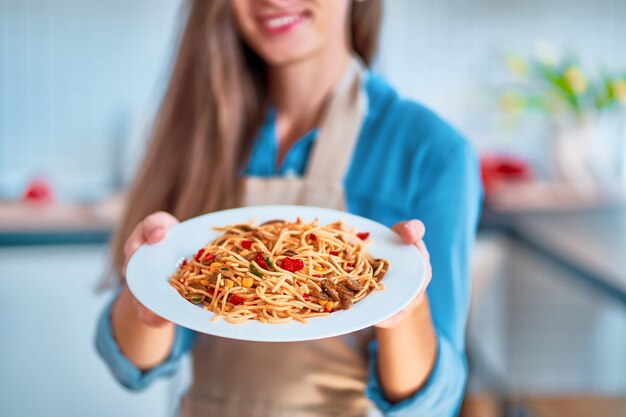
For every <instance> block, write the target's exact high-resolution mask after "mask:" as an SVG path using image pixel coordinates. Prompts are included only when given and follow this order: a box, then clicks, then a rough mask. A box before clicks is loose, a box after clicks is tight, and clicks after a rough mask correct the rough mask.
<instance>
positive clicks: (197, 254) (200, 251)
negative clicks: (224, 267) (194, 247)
mask: <svg viewBox="0 0 626 417" xmlns="http://www.w3.org/2000/svg"><path fill="white" fill-rule="evenodd" d="M203 253H204V248H202V249H200V250H199V251H198V253H196V256H194V259H195V260H196V261H198V262H199V261H200V258H201V257H202V254H203Z"/></svg>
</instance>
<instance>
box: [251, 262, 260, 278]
mask: <svg viewBox="0 0 626 417" xmlns="http://www.w3.org/2000/svg"><path fill="white" fill-rule="evenodd" d="M250 272H252V273H253V274H254V275H256V276H257V277H259V278H263V274H262V273H261V272H260V271H259V270H258V269H256V268H255V267H254V265H252V264H250Z"/></svg>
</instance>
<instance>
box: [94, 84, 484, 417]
mask: <svg viewBox="0 0 626 417" xmlns="http://www.w3.org/2000/svg"><path fill="white" fill-rule="evenodd" d="M365 83H366V84H365V88H366V91H367V94H368V99H369V108H368V113H367V115H366V118H365V120H364V122H363V126H362V129H361V132H360V134H359V138H358V142H357V145H356V148H355V151H354V156H353V158H352V162H351V164H350V168H349V169H348V172H347V174H346V176H345V179H344V188H345V195H346V205H347V210H348V211H349V212H351V213H355V214H358V215H361V216H365V217H368V218H370V219H374V220H376V221H378V222H381V223H383V224H386V225H388V226H392V225H393V224H394V223H396V222H398V221H401V220H408V219H420V220H421V221H423V222H424V224H425V225H426V236H425V239H424V240H425V242H426V245H427V246H428V250H429V252H430V254H431V264H432V269H433V279H432V281H431V283H430V285H429V287H428V296H429V300H430V305H431V309H432V316H433V321H434V325H435V328H436V331H437V335H438V355H437V360H436V363H435V367H434V369H433V372H432V374H431V376H430V378H429V379H428V381H427V383H426V385H425V386H423V387H422V388H421V389H420V390H419V391H418V392H417V393H416V394H415V395H413V396H412V397H410V398H407V399H405V400H404V401H402V402H399V403H396V404H391V403H389V402H388V401H387V400H385V398H384V396H383V393H382V390H381V387H380V384H379V381H378V375H377V373H376V356H377V355H376V351H377V345H376V342H375V341H374V342H372V344H371V345H370V350H369V363H370V365H369V381H368V386H367V392H366V394H367V396H368V397H369V398H370V399H371V400H372V401H373V402H374V403H375V404H376V405H377V407H378V408H379V409H380V410H381V411H382V412H383V413H384V415H385V416H389V417H401V416H417V415H432V416H442V417H443V416H454V415H456V414H457V412H458V409H459V407H460V404H461V400H462V397H463V391H464V387H465V382H466V380H467V363H466V358H465V341H464V337H465V325H466V320H467V312H468V307H469V294H470V253H471V250H472V245H473V241H474V237H475V231H476V225H477V221H478V217H479V211H480V204H481V199H482V191H481V184H480V178H479V170H478V164H477V158H476V155H475V153H474V151H473V150H472V148H471V146H470V144H469V143H468V142H467V141H466V140H465V139H464V138H463V137H462V136H461V135H460V134H459V133H458V132H456V131H455V130H454V129H453V128H451V127H450V126H449V125H448V124H447V123H446V122H444V121H443V120H442V119H440V118H439V117H438V116H437V115H435V114H434V113H432V112H431V111H430V110H428V109H426V108H425V107H423V106H421V105H419V104H417V103H414V102H411V101H407V100H404V99H402V98H400V97H399V96H398V94H397V93H396V92H395V91H394V90H393V89H392V88H391V87H390V86H389V85H388V84H387V83H386V82H385V81H384V80H383V79H382V78H380V77H378V76H376V75H373V74H369V76H368V77H367V80H366V82H365ZM316 135H317V132H316V131H315V130H313V131H311V132H309V133H307V134H306V135H305V136H304V137H302V138H301V139H300V140H299V141H298V142H297V143H296V144H295V145H294V146H293V147H292V148H291V150H290V151H289V153H288V154H287V155H286V157H285V159H284V162H283V164H282V166H281V167H280V168H278V169H277V168H276V158H277V151H278V146H277V138H276V117H275V113H274V112H273V111H270V112H269V114H268V117H267V119H266V122H265V124H264V126H263V127H262V129H261V130H260V132H259V134H258V136H257V138H256V142H255V145H254V146H253V149H252V154H251V158H250V162H249V164H248V166H247V174H248V175H252V176H266V177H267V176H276V175H294V174H295V175H301V174H302V173H303V172H304V171H305V168H306V164H307V161H308V158H309V154H310V150H311V148H312V145H313V144H314V143H315V140H316ZM110 311H111V305H109V307H108V308H107V309H106V310H105V311H104V312H103V314H102V316H101V318H100V321H99V323H98V331H97V336H96V347H97V350H98V352H99V353H100V355H101V356H102V358H103V359H104V360H105V361H106V363H107V364H108V365H109V367H110V369H111V371H112V372H113V374H114V375H115V377H116V378H117V379H118V380H119V381H120V383H122V384H123V385H124V386H126V387H128V388H130V389H141V388H144V387H146V386H147V385H149V384H150V382H151V381H153V380H154V379H155V378H159V377H164V376H168V375H171V374H172V373H174V372H175V371H176V370H177V368H178V366H179V363H180V360H181V358H182V357H183V355H185V354H187V353H188V352H189V350H190V349H191V347H192V345H193V342H194V339H195V334H194V332H193V331H191V330H188V329H185V328H182V327H178V328H177V331H176V337H175V341H174V345H173V348H172V352H171V354H170V356H169V358H168V359H167V360H166V361H165V362H164V363H162V364H161V365H159V366H157V367H155V368H154V369H151V370H149V371H143V372H142V371H140V370H139V369H138V368H136V367H135V366H133V364H132V363H130V362H129V361H128V360H127V359H126V358H125V357H124V356H123V355H122V354H121V352H120V350H119V348H118V346H117V344H116V342H115V340H114V338H113V336H112V332H111V324H110Z"/></svg>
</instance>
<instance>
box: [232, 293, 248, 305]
mask: <svg viewBox="0 0 626 417" xmlns="http://www.w3.org/2000/svg"><path fill="white" fill-rule="evenodd" d="M229 301H230V302H231V303H232V304H233V305H236V306H238V305H239V304H243V302H244V301H245V300H244V299H243V298H241V297H240V296H238V295H237V294H233V295H231V296H230V300H229Z"/></svg>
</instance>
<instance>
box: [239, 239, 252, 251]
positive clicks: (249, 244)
mask: <svg viewBox="0 0 626 417" xmlns="http://www.w3.org/2000/svg"><path fill="white" fill-rule="evenodd" d="M241 246H242V247H243V248H244V249H250V248H251V247H252V241H251V240H244V241H243V242H241Z"/></svg>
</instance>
